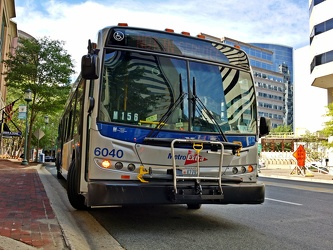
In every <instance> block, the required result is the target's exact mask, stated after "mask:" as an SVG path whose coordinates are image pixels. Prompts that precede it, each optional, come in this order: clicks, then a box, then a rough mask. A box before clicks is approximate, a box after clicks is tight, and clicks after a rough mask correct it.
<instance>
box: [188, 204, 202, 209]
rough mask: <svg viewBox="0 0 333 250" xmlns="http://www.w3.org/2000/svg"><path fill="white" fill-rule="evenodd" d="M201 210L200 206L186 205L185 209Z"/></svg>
mask: <svg viewBox="0 0 333 250" xmlns="http://www.w3.org/2000/svg"><path fill="white" fill-rule="evenodd" d="M200 208H201V204H187V209H192V210H194V209H200Z"/></svg>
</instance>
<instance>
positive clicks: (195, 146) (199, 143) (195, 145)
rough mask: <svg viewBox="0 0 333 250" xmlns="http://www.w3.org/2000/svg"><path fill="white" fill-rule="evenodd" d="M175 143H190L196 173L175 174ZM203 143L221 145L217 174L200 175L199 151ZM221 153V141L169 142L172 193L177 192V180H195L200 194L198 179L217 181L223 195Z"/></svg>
mask: <svg viewBox="0 0 333 250" xmlns="http://www.w3.org/2000/svg"><path fill="white" fill-rule="evenodd" d="M175 143H184V144H189V143H190V144H192V146H193V149H194V150H195V152H196V154H197V166H196V168H197V174H196V176H180V175H177V165H176V159H175V146H174V145H175ZM204 144H215V145H220V146H221V152H220V160H219V169H218V176H216V177H215V176H200V152H201V151H202V149H203V146H204ZM223 154H224V146H223V144H222V142H218V141H205V140H191V139H175V140H173V141H172V143H171V155H172V166H173V188H174V194H177V193H178V190H177V180H179V179H181V180H185V179H186V180H195V184H196V189H197V193H198V194H199V195H201V194H202V187H201V185H200V180H217V181H218V187H219V190H220V193H221V195H219V196H223V191H222V164H223Z"/></svg>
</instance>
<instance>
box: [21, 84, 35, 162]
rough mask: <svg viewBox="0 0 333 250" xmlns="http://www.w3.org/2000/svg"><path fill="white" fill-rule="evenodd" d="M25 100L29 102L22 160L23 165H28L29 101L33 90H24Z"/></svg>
mask: <svg viewBox="0 0 333 250" xmlns="http://www.w3.org/2000/svg"><path fill="white" fill-rule="evenodd" d="M24 100H25V101H26V102H27V109H26V116H25V141H24V159H23V161H22V163H21V164H22V165H28V161H27V155H28V152H27V151H28V149H27V147H28V129H29V128H28V127H29V126H28V111H29V102H31V101H32V98H31V90H30V89H27V90H26V91H25V92H24Z"/></svg>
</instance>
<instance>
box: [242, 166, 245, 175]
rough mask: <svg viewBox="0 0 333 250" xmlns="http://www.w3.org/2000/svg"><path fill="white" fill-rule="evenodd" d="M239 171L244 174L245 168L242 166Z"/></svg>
mask: <svg viewBox="0 0 333 250" xmlns="http://www.w3.org/2000/svg"><path fill="white" fill-rule="evenodd" d="M241 172H242V174H244V173H245V172H246V168H245V167H244V166H243V167H241Z"/></svg>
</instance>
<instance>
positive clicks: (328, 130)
mask: <svg viewBox="0 0 333 250" xmlns="http://www.w3.org/2000/svg"><path fill="white" fill-rule="evenodd" d="M326 108H327V110H326V114H325V116H326V117H328V118H329V119H327V121H326V122H325V127H324V129H323V131H322V133H323V134H324V135H325V136H326V137H330V136H333V103H330V104H328V105H327V107H326ZM325 146H326V147H328V148H332V147H333V141H332V142H326V144H325Z"/></svg>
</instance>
